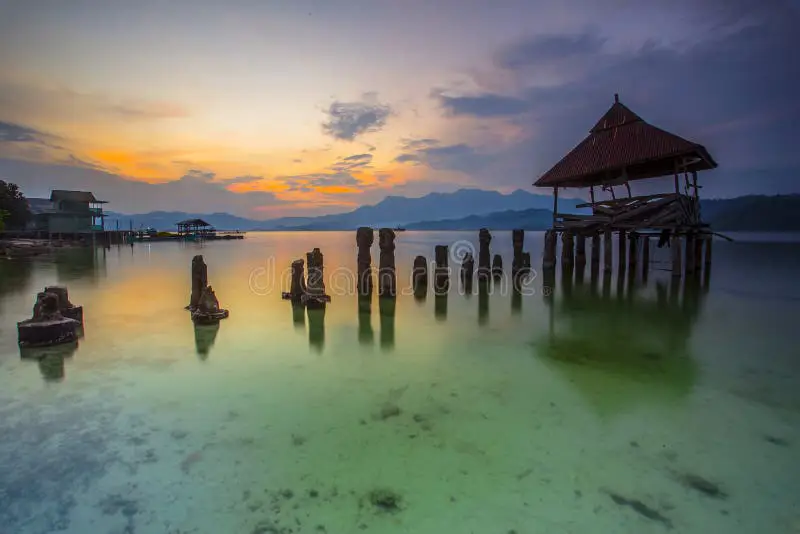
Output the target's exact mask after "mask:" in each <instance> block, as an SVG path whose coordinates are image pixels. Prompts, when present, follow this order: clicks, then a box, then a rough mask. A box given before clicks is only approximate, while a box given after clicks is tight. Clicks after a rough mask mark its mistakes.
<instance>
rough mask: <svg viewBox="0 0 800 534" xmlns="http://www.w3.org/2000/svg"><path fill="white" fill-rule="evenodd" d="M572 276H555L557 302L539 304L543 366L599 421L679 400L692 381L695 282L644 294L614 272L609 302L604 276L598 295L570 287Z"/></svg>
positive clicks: (675, 282)
mask: <svg viewBox="0 0 800 534" xmlns="http://www.w3.org/2000/svg"><path fill="white" fill-rule="evenodd" d="M573 274H574V273H573V272H572V271H570V270H565V271H563V272H562V273H561V280H560V287H559V288H558V289H559V290H558V294H557V295H550V296H547V295H545V297H544V302H545V305H546V306H547V307H548V308H549V321H550V325H549V328H548V334H547V336H546V338H545V339H543V340H540V342H539V343H537V345H538V346H539V348H540V349H541V353H542V354H543V355H544V356H545V360H544V361H546V362H547V363H548V365H550V366H551V367H552V368H553V369H556V370H557V371H558V373H560V374H562V375H565V376H566V377H567V378H568V380H569V382H570V383H572V384H573V385H574V386H575V387H576V388H577V389H578V390H580V392H581V393H582V394H583V395H584V397H586V398H587V399H588V401H589V402H590V403H591V404H592V405H593V406H594V407H595V408H596V409H597V410H598V411H599V412H601V413H613V412H617V411H621V410H623V409H625V407H626V406H627V405H628V403H629V402H630V403H636V402H641V401H643V400H645V399H653V398H663V397H665V396H666V397H669V398H671V399H672V398H674V397H678V398H682V397H684V396H685V395H686V394H687V393H688V392H689V391H690V390H691V388H692V387H693V385H694V382H695V380H696V377H697V367H696V363H695V361H694V359H693V358H692V357H691V354H690V346H689V340H690V338H691V334H692V328H693V326H694V324H695V322H696V321H697V318H698V317H699V315H700V313H701V310H702V305H703V299H704V296H705V294H704V293H703V291H702V287H701V285H700V283H699V280H698V279H696V278H694V279H693V278H690V279H688V280H686V283H683V284H682V283H681V279H680V278H671V280H670V281H669V282H666V281H664V280H656V282H655V284H654V286H651V287H647V285H646V284H644V283H639V281H638V280H637V279H636V277H633V278H631V277H630V276H626V274H627V273H626V272H625V271H622V272H619V273H617V284H616V294H615V295H614V296H613V297H612V296H611V275H610V273H608V275H607V276H605V277H604V279H603V288H602V292H601V293H600V294H598V293H597V288H596V284H590V285H588V286H587V285H584V284H582V283H578V282H579V280H580V278H579V277H577V278H576V280H575V281H574V283H573V278H572V275H573ZM626 280H627V281H628V284H627V292H626V291H625V289H626V284H625V282H626ZM631 280H633V281H632V282H631ZM668 283H669V285H670V288H669V289H668V288H667V284H668ZM668 292H669V297H667V293H668ZM620 378H621V379H622V380H623V381H622V382H620V381H619V380H620Z"/></svg>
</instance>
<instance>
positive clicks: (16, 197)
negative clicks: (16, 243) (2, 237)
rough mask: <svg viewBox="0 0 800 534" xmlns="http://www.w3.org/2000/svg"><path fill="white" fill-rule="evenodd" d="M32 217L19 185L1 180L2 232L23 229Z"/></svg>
mask: <svg viewBox="0 0 800 534" xmlns="http://www.w3.org/2000/svg"><path fill="white" fill-rule="evenodd" d="M30 219H31V209H30V206H28V200H27V199H26V198H25V195H23V194H22V191H20V190H19V186H18V185H17V184H12V183H11V182H6V181H4V180H0V232H1V231H3V230H23V229H25V225H26V224H27V223H28V221H29V220H30Z"/></svg>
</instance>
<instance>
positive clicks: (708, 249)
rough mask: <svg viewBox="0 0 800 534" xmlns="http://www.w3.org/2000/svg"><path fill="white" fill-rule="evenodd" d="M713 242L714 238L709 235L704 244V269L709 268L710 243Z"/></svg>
mask: <svg viewBox="0 0 800 534" xmlns="http://www.w3.org/2000/svg"><path fill="white" fill-rule="evenodd" d="M713 242H714V236H713V235H709V236H708V239H707V243H706V269H708V268H709V266H711V243H713Z"/></svg>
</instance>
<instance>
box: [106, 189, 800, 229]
mask: <svg viewBox="0 0 800 534" xmlns="http://www.w3.org/2000/svg"><path fill="white" fill-rule="evenodd" d="M582 202H584V201H583V200H580V199H563V198H562V199H559V204H558V208H559V211H560V212H562V213H569V212H571V213H587V211H586V210H585V209H583V208H577V205H578V204H580V203H582ZM552 205H553V198H552V197H551V196H549V195H538V194H535V193H528V192H527V191H522V190H517V191H514V192H513V193H510V194H502V193H499V192H497V191H484V190H480V189H460V190H458V191H455V192H453V193H431V194H429V195H426V196H423V197H419V198H408V197H400V196H389V197H386V198H385V199H384V200H382V201H381V202H378V203H377V204H375V205H371V206H362V207H360V208H357V209H355V210H352V211H349V212H346V213H339V214H334V215H322V216H319V217H281V218H277V219H270V220H265V221H259V220H254V219H247V218H244V217H237V216H235V215H231V214H228V213H210V214H208V213H206V214H204V213H186V212H177V211H176V212H164V211H156V212H151V213H144V214H138V215H124V214H117V213H113V212H109V213H108V217H107V219H106V228H109V229H113V228H115V227H116V224H117V223H118V224H119V228H120V229H127V228H129V227H131V226H133V228H142V227H152V228H156V229H159V230H174V229H175V223H176V222H178V221H181V220H184V219H194V218H199V219H203V220H205V221H206V222H208V223H209V224H211V225H213V226H214V227H216V228H218V229H220V230H223V229H224V230H234V229H236V230H243V231H253V230H284V231H289V230H292V231H301V230H307V231H312V230H315V231H321V230H355V229H356V228H358V227H359V226H371V227H373V228H375V227H397V226H402V227H404V228H406V229H409V230H477V229H479V228H484V227H485V228H492V229H496V230H509V229H513V228H524V229H526V230H544V229H547V228H549V227H550V224H551V222H552V219H553V215H552ZM701 213H702V215H703V219H704V220H705V221H706V222H708V223H710V224H711V226H712V227H713V228H714V229H715V230H721V231H722V230H727V231H754V232H755V231H761V232H772V231H800V217H798V216H797V214H798V213H800V195H777V196H760V195H751V196H743V197H737V198H731V199H709V200H701Z"/></svg>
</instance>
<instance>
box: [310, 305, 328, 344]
mask: <svg viewBox="0 0 800 534" xmlns="http://www.w3.org/2000/svg"><path fill="white" fill-rule="evenodd" d="M306 313H307V314H308V344H309V346H310V347H311V348H312V349H314V350H316V351H317V352H322V348H323V347H324V345H325V304H324V303H323V304H321V305H320V306H318V307H306Z"/></svg>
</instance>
